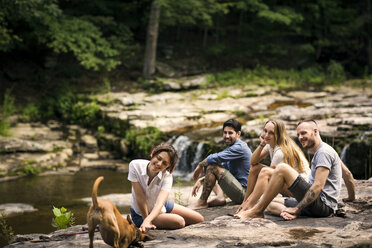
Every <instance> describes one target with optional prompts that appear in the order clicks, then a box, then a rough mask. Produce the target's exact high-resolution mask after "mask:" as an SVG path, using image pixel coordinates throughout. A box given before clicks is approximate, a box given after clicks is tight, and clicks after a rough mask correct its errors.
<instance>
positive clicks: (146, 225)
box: [139, 219, 156, 232]
mask: <svg viewBox="0 0 372 248" xmlns="http://www.w3.org/2000/svg"><path fill="white" fill-rule="evenodd" d="M139 229H140V230H141V231H142V232H147V231H148V230H150V229H156V226H155V225H154V224H152V222H151V221H148V220H146V219H145V220H144V221H143V222H142V225H141V226H140V228H139Z"/></svg>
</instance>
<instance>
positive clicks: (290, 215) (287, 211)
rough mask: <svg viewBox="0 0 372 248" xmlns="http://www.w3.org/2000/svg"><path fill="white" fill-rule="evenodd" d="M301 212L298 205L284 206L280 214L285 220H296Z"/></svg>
mask: <svg viewBox="0 0 372 248" xmlns="http://www.w3.org/2000/svg"><path fill="white" fill-rule="evenodd" d="M300 213H301V210H300V209H299V208H297V207H294V208H284V209H283V210H282V212H281V213H280V216H281V217H282V218H283V219H285V220H294V219H296V218H297V217H298V216H299V215H300Z"/></svg>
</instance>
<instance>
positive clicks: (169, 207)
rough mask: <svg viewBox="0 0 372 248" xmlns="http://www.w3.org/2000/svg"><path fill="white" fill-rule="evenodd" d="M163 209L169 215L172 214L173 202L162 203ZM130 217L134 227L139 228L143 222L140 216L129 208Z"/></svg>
mask: <svg viewBox="0 0 372 248" xmlns="http://www.w3.org/2000/svg"><path fill="white" fill-rule="evenodd" d="M164 207H165V210H166V213H170V212H172V210H173V208H174V202H172V201H168V200H166V201H165V203H164ZM130 217H132V221H133V223H134V224H135V225H136V227H140V226H141V225H142V222H143V218H142V216H141V215H139V214H137V213H136V211H134V209H133V208H130Z"/></svg>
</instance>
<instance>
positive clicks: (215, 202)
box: [208, 196, 226, 207]
mask: <svg viewBox="0 0 372 248" xmlns="http://www.w3.org/2000/svg"><path fill="white" fill-rule="evenodd" d="M223 205H226V199H225V197H219V196H216V197H214V198H213V199H212V200H210V201H208V207H216V206H223Z"/></svg>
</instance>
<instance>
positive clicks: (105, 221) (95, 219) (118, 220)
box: [87, 177, 153, 248]
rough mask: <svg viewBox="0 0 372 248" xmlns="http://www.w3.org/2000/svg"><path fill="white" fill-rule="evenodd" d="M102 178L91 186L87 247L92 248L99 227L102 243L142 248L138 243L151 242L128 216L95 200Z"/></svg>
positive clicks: (110, 205) (100, 200) (111, 206)
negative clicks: (88, 241)
mask: <svg viewBox="0 0 372 248" xmlns="http://www.w3.org/2000/svg"><path fill="white" fill-rule="evenodd" d="M102 180H103V177H98V178H97V179H96V181H95V182H94V185H93V190H92V202H93V204H92V205H91V206H90V209H89V211H88V214H87V221H88V231H89V239H90V243H89V247H90V248H93V237H94V230H95V228H96V226H97V225H99V230H100V232H101V236H102V239H103V241H105V243H106V244H108V245H111V246H114V247H115V248H127V247H128V246H130V245H135V246H139V247H143V244H141V243H139V241H148V240H153V238H152V237H151V236H149V235H147V234H144V233H142V232H141V231H140V230H139V229H138V228H137V227H136V226H135V225H134V223H133V222H132V219H131V218H130V215H128V216H127V219H125V218H123V216H121V214H120V212H119V210H118V209H117V208H116V206H115V205H114V204H113V203H112V202H110V201H108V200H104V199H99V200H97V190H98V186H99V184H100V183H101V181H102Z"/></svg>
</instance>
